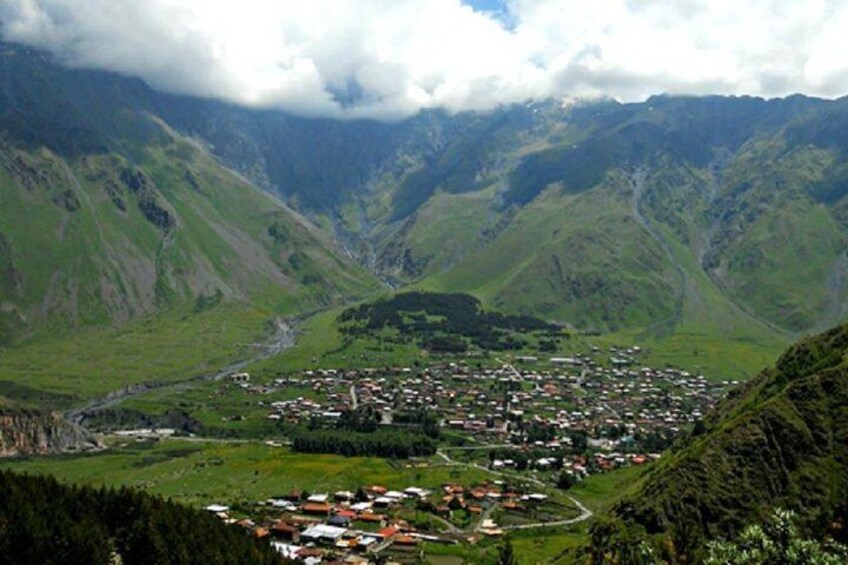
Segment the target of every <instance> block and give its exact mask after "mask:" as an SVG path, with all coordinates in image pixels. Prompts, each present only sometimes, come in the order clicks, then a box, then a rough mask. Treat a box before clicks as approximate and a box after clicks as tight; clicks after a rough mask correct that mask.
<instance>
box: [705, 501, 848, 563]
mask: <svg viewBox="0 0 848 565" xmlns="http://www.w3.org/2000/svg"><path fill="white" fill-rule="evenodd" d="M794 522H795V514H794V513H793V512H791V511H788V510H781V509H777V510H775V511H774V514H773V515H772V517H771V519H770V520H769V521H768V522H767V523H766V524H764V525H762V526H760V525H752V526H748V527H747V528H746V529H745V531H744V532H742V535H741V536H739V538H738V539H737V540H736V541H734V542H728V541H713V542H710V543H709V544H708V545H707V548H708V551H709V554H708V556H707V559H706V560H705V563H706V565H760V564H775V565H776V564H781V565H795V564H797V565H802V564H803V565H841V564H843V563H848V547H846V546H844V545H841V544H838V543H835V542H832V541H825V542H818V541H814V540H808V539H802V538H801V536H800V534H799V532H798V529H797V527H796V526H795V523H794Z"/></svg>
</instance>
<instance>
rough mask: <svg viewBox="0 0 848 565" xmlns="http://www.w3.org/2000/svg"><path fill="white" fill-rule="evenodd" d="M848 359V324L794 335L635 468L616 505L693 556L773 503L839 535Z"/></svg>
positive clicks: (847, 506) (816, 531)
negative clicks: (631, 485)
mask: <svg viewBox="0 0 848 565" xmlns="http://www.w3.org/2000/svg"><path fill="white" fill-rule="evenodd" d="M847 366H848V326H841V327H839V328H836V329H834V330H831V331H829V332H826V333H825V334H822V335H820V336H817V337H814V338H808V339H806V340H803V341H801V342H799V343H798V344H796V345H795V346H793V347H792V348H790V349H789V350H788V351H787V352H786V353H785V354H784V355H783V356H782V357H781V358H780V360H779V361H778V362H777V364H776V366H775V367H774V368H772V369H770V370H768V371H765V372H763V373H762V374H761V375H760V376H758V377H757V378H756V379H754V380H753V381H751V382H750V383H749V384H748V385H747V386H746V387H745V388H743V389H742V390H740V391H738V392H737V393H736V394H735V395H733V396H731V397H730V398H729V399H727V400H726V401H725V402H724V403H723V404H722V405H720V406H719V408H718V410H717V411H716V412H715V413H714V414H712V415H710V417H709V418H708V419H707V420H706V422H705V426H704V429H703V430H699V431H696V432H695V433H693V435H692V436H691V437H689V438H687V440H686V441H684V442H683V443H682V444H679V445H677V446H676V448H675V449H673V450H672V452H671V453H670V454H669V455H668V456H666V457H663V458H662V460H661V461H660V462H659V463H658V464H656V465H655V466H654V467H653V468H652V469H651V470H650V472H649V473H647V474H646V475H644V476H643V477H641V478H640V480H639V483H638V486H637V487H636V488H635V489H634V490H632V491H631V495H630V496H628V497H627V498H626V499H625V500H624V501H622V502H620V503H618V504H617V505H616V506H615V508H614V513H615V514H616V515H617V516H619V517H620V518H621V519H622V520H624V521H625V522H628V523H633V524H637V525H639V526H641V527H642V528H644V531H645V532H646V533H647V534H649V535H654V536H656V537H658V538H661V539H668V540H669V541H670V542H671V544H672V545H671V546H670V547H673V548H674V550H673V551H674V552H677V553H686V554H690V555H697V554H698V552H699V551H701V550H702V549H703V544H704V541H705V540H706V539H715V538H718V537H731V536H734V535H736V534H738V533H739V532H741V530H742V529H743V528H744V526H745V525H746V524H748V523H751V522H759V521H762V520H763V519H765V518H766V517H767V515H768V512H769V511H770V509H772V508H774V507H783V508H790V509H793V510H795V511H796V512H798V515H799V517H800V519H801V523H802V525H803V527H804V528H805V529H806V530H808V531H809V532H811V533H812V534H813V535H815V536H817V537H818V536H821V535H823V534H825V533H831V534H833V535H835V536H837V537H840V536H841V537H842V538H843V539H844V537H845V536H846V534H848V533H846V531H845V528H844V524H845V523H846V522H845V520H846V517H848V516H847V515H846V512H848V498H846V493H848V483H846V477H848V470H846V461H848V452H846V446H848V420H846V411H845V406H846V402H848V368H846V367H847ZM839 524H842V525H841V526H839ZM667 547H669V546H668V545H667Z"/></svg>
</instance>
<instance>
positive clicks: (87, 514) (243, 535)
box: [0, 471, 291, 565]
mask: <svg viewBox="0 0 848 565" xmlns="http://www.w3.org/2000/svg"><path fill="white" fill-rule="evenodd" d="M0 556H2V558H0V561H2V562H3V563H8V564H15V565H24V564H34V565H35V564H38V565H45V564H51V563H56V564H61V565H92V564H101V563H115V562H119V563H123V564H124V565H148V564H149V565H161V564H168V563H172V564H192V563H197V564H203V565H214V564H221V565H224V564H231V563H257V564H266V563H267V564H280V565H284V564H287V563H291V562H290V561H287V560H285V559H283V558H282V557H281V556H279V555H278V554H277V553H276V552H275V551H274V550H273V549H271V547H270V546H269V545H267V544H264V543H261V542H259V541H256V540H254V539H253V538H252V537H251V536H250V534H249V533H248V532H246V531H245V530H243V529H241V528H239V527H237V526H226V525H224V524H223V523H222V522H221V521H220V520H219V519H218V518H216V517H215V516H212V515H211V514H209V513H207V512H203V511H200V510H195V509H192V508H189V507H186V506H182V505H179V504H176V503H174V502H171V501H167V500H163V499H162V498H159V497H155V496H151V495H148V494H145V493H142V492H138V491H134V490H131V489H126V488H121V489H119V490H115V489H107V488H100V489H95V488H91V487H81V486H67V485H63V484H61V483H59V482H58V481H57V480H55V479H53V478H51V477H40V476H28V475H17V474H14V473H11V472H9V471H0ZM118 559H120V560H119V561H118Z"/></svg>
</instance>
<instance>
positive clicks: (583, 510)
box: [436, 450, 594, 533]
mask: <svg viewBox="0 0 848 565" xmlns="http://www.w3.org/2000/svg"><path fill="white" fill-rule="evenodd" d="M436 455H438V456H439V457H440V458H441V459H443V460H444V461H445V462H446V463H447V464H448V465H453V466H458V467H472V468H474V469H479V470H482V471H486V472H488V473H491V474H492V475H495V476H499V477H507V478H512V479H515V478H519V479H521V480H525V481H528V482H530V483H533V484H535V485H537V486H541V487H549V486H550V485H548V484H546V483H544V482H543V481H540V480H539V479H537V478H535V477H524V476H516V475H513V474H511V473H502V472H500V471H494V470H492V469H489V468H488V467H483V466H482V465H478V464H476V463H462V462H460V461H454V460H453V459H451V458H450V456H449V455H448V454H447V453H445V452H444V451H442V450H439V451H437V452H436ZM566 497H567V498H568V499H569V500H570V501H571V502H572V504H574V506H576V507H577V508H578V509H579V510H580V515H579V516H577V517H575V518H568V519H567V520H556V521H553V522H535V523H532V524H520V525H516V526H505V527H502V528H501V529H502V530H504V531H508V530H532V529H534V528H552V527H555V526H567V525H569V524H577V523H578V522H583V521H585V520H588V519H589V518H591V517H592V516H594V512H592V511H591V510H590V509H589V508H587V507H586V505H585V504H583V503H582V502H580V501H579V500H577V499H576V498H574V497H573V496H571V495H566ZM492 508H494V506H492V507H491V508H490V509H489V513H490V512H491V509H492ZM486 517H488V514H487V515H486ZM482 523H483V522H482V520H481V521H480V524H482ZM479 527H480V525H479V524H478V525H477V526H475V528H474V530H473V531H477V530H478V529H479ZM463 533H472V531H468V530H467V531H464V532H463Z"/></svg>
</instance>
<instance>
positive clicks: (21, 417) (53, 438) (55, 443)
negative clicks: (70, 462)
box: [0, 408, 102, 457]
mask: <svg viewBox="0 0 848 565" xmlns="http://www.w3.org/2000/svg"><path fill="white" fill-rule="evenodd" d="M101 447H102V446H101V444H100V443H99V442H98V441H97V440H96V439H95V438H94V436H93V435H91V433H89V432H88V431H87V430H86V429H85V428H83V427H81V426H78V425H76V424H73V423H71V422H68V421H67V420H65V418H63V417H62V415H61V414H58V413H55V412H41V411H37V410H11V409H2V408H0V457H17V456H22V455H47V454H52V453H65V452H68V451H84V450H89V449H99V448H101Z"/></svg>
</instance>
